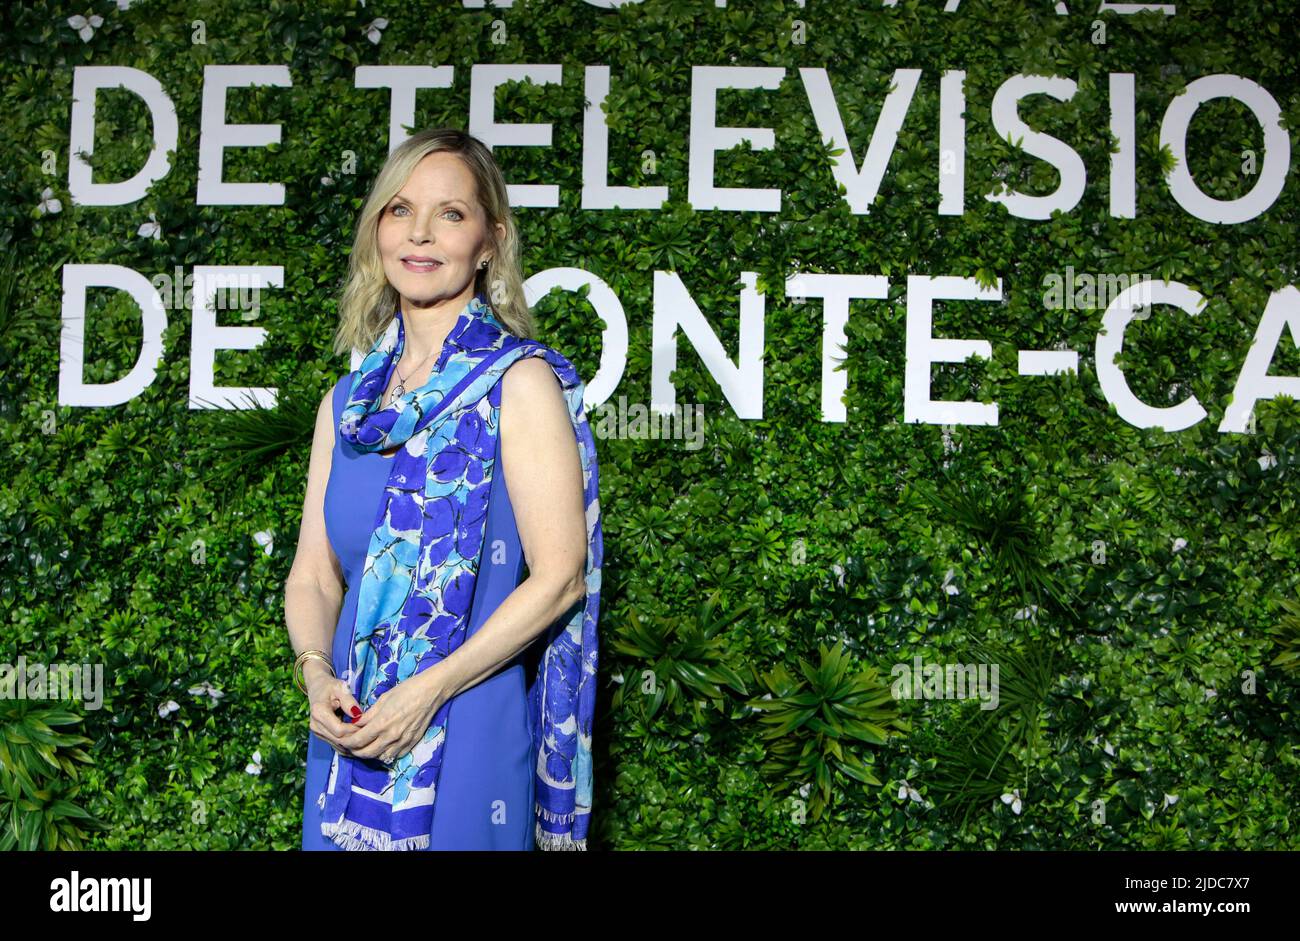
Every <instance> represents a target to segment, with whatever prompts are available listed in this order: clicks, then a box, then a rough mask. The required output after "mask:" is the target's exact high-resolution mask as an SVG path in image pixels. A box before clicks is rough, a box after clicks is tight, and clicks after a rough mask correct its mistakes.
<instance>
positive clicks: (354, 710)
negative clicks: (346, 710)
mask: <svg viewBox="0 0 1300 941" xmlns="http://www.w3.org/2000/svg"><path fill="white" fill-rule="evenodd" d="M360 715H361V710H360V709H359V708H357V707H356V706H353V707H352V718H354V719H355V718H357V717H359V716H360Z"/></svg>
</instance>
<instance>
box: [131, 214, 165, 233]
mask: <svg viewBox="0 0 1300 941" xmlns="http://www.w3.org/2000/svg"><path fill="white" fill-rule="evenodd" d="M135 234H136V235H142V236H144V237H145V238H147V239H160V238H162V226H160V225H159V224H158V217H157V216H155V215H154V214H153V213H152V212H151V213H149V221H148V222H146V223H144V224H143V225H141V226H140V228H138V229H136V230H135Z"/></svg>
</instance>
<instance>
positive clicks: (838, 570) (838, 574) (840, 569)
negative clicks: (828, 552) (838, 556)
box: [831, 562, 844, 588]
mask: <svg viewBox="0 0 1300 941" xmlns="http://www.w3.org/2000/svg"><path fill="white" fill-rule="evenodd" d="M831 571H832V572H834V573H835V582H836V584H838V585H839V586H840V587H841V588H843V587H844V566H842V565H840V564H839V563H838V562H836V563H835V564H834V565H832V566H831Z"/></svg>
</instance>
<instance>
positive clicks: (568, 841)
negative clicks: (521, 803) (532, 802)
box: [533, 804, 587, 850]
mask: <svg viewBox="0 0 1300 941" xmlns="http://www.w3.org/2000/svg"><path fill="white" fill-rule="evenodd" d="M537 813H538V815H539V816H540V817H541V818H542V820H545V821H546V822H547V823H558V824H566V823H567V824H570V825H572V823H573V818H574V817H576V816H577V814H573V813H570V814H557V813H554V812H553V811H551V810H548V809H547V808H545V807H543V806H542V805H541V804H538V805H537ZM542 820H538V821H537V822H536V823H535V824H534V825H533V840H534V842H535V843H536V844H537V848H538V849H540V850H585V849H586V848H587V838H586V837H583V838H582V839H581V840H575V839H574V838H573V834H572V833H571V832H567V831H566V832H564V833H551V832H550V831H549V830H544V829H542Z"/></svg>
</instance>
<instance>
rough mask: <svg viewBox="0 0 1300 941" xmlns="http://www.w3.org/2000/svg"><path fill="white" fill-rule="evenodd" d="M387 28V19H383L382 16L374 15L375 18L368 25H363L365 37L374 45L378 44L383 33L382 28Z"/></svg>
mask: <svg viewBox="0 0 1300 941" xmlns="http://www.w3.org/2000/svg"><path fill="white" fill-rule="evenodd" d="M387 28H388V20H386V19H384V18H383V17H382V16H379V17H375V19H373V20H371V21H370V23H369V25H367V26H365V27H363V29H365V31H366V38H367V39H369V40H370V41H371V42H372V43H374V44H375V45H376V46H377V45H379V39H380V37H381V36H383V35H384V30H385V29H387Z"/></svg>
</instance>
